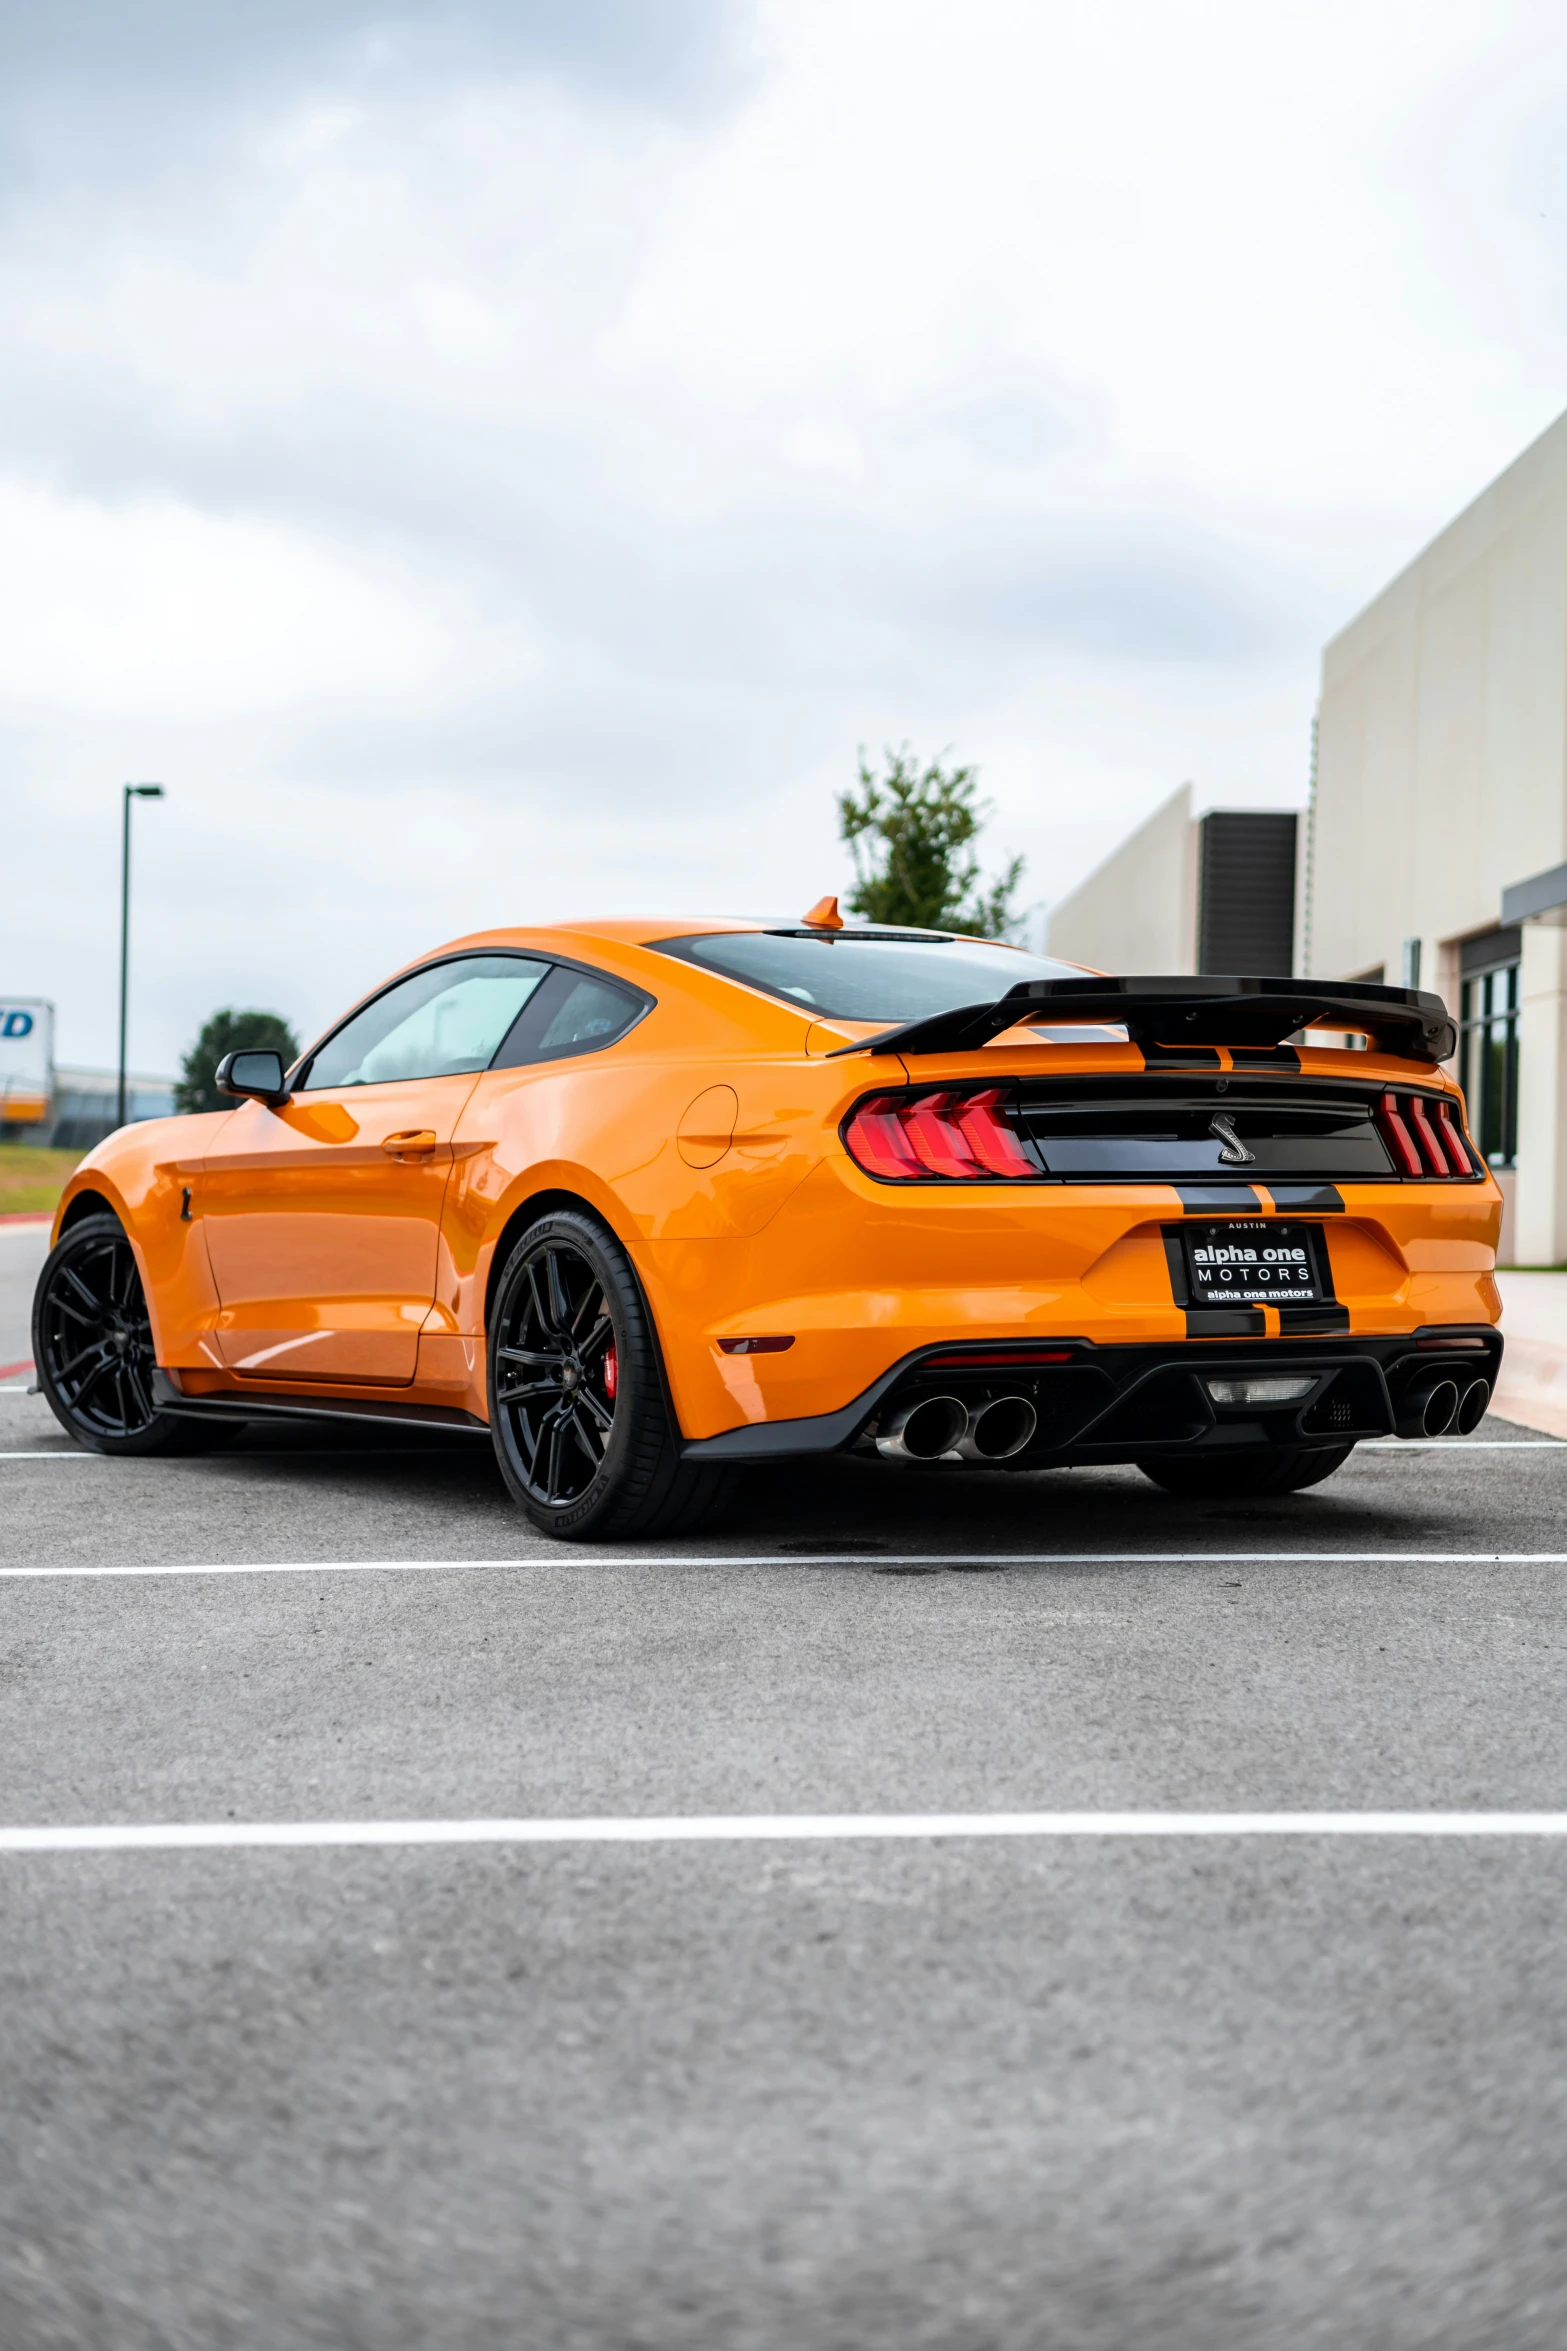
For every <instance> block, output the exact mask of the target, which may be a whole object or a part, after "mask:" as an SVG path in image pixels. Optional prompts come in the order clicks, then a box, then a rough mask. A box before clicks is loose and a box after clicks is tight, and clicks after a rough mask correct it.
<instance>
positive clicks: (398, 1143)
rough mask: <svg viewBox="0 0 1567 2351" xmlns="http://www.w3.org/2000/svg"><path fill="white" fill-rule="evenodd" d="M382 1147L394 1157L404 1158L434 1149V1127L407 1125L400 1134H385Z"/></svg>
mask: <svg viewBox="0 0 1567 2351" xmlns="http://www.w3.org/2000/svg"><path fill="white" fill-rule="evenodd" d="M381 1148H382V1150H383V1151H386V1152H389V1153H390V1155H391V1156H392V1158H393V1159H402V1158H404V1157H405V1156H412V1155H414V1154H416V1153H420V1152H425V1151H433V1150H434V1149H435V1133H434V1129H433V1128H431V1127H405V1128H403V1130H402V1131H401V1132H400V1133H399V1134H395V1135H387V1136H384V1137H383V1139H382V1143H381Z"/></svg>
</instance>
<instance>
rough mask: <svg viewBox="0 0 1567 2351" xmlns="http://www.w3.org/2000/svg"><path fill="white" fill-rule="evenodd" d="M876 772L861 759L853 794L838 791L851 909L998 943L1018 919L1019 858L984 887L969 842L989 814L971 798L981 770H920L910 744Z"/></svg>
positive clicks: (935, 763) (936, 766)
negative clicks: (849, 859) (849, 856)
mask: <svg viewBox="0 0 1567 2351" xmlns="http://www.w3.org/2000/svg"><path fill="white" fill-rule="evenodd" d="M883 756H884V758H885V761H886V773H885V774H884V775H880V776H878V775H874V774H873V773H872V772H871V769H870V768H869V767H868V766H867V764H866V760H865V754H864V752H863V751H862V752H861V753H860V788H859V791H858V792H841V793H840V794H839V795H838V822H839V829H840V831H841V833H842V836H843V838H844V840H846V841H847V842H848V844H849V847H850V850H851V852H852V853H853V857H854V871H855V877H856V878H855V887H854V890H853V892H852V894H851V896H850V898H849V904H850V906H851V907H852V909H853V910H854V912H855V913H856V914H863V915H864V916H865V918H866V920H867V921H869V922H885V923H894V924H907V925H909V926H910V927H911V928H917V929H920V930H931V931H966V932H969V933H971V934H973V935H974V936H977V937H979V938H982V939H1003V938H1005V937H1006V935H1007V933H1008V931H1009V930H1010V929H1011V928H1012V926H1013V924H1014V923H1015V921H1016V919H1017V917H1016V915H1015V914H1014V912H1013V907H1012V898H1013V893H1014V892H1015V891H1016V889H1017V886H1018V883H1019V881H1020V879H1021V878H1022V873H1023V860H1022V858H1021V857H1014V858H1013V859H1012V860H1011V862H1010V864H1009V865H1008V866H1007V867H1006V869H1005V870H1004V872H1002V873H1001V874H999V875H998V876H997V877H996V878H995V879H994V880H993V881H992V882H991V883H990V884H989V885H988V887H986V886H983V885H982V884H981V881H980V871H979V860H978V858H977V857H976V856H975V855H974V853H973V850H972V849H971V847H970V843H971V842H972V841H973V840H974V839H975V838H976V836H977V835H978V834H979V833H980V832H981V830H982V829H983V827H984V825H985V824H986V822H987V820H988V819H989V816H990V804H989V802H988V801H984V800H981V799H980V798H979V797H978V792H979V781H978V778H979V770H978V769H977V768H973V767H949V768H944V767H943V766H942V764H941V762H940V760H939V759H937V760H932V761H931V763H930V765H929V767H927V768H924V769H923V770H922V769H921V767H920V764H919V762H918V760H917V759H916V758H915V757H914V755H913V753H912V752H911V751H910V749H909V747H908V745H907V744H905V745H904V747H903V749H902V750H901V751H897V752H894V751H887V752H886V753H884V755H883Z"/></svg>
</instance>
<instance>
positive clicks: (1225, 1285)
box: [1181, 1216, 1332, 1306]
mask: <svg viewBox="0 0 1567 2351" xmlns="http://www.w3.org/2000/svg"><path fill="white" fill-rule="evenodd" d="M1181 1242H1182V1246H1183V1247H1184V1248H1185V1251H1186V1273H1187V1279H1188V1280H1189V1282H1190V1284H1191V1302H1192V1304H1193V1305H1194V1306H1281V1305H1285V1304H1295V1303H1298V1302H1299V1301H1301V1300H1304V1301H1305V1302H1306V1303H1307V1304H1308V1305H1310V1304H1313V1303H1316V1302H1318V1301H1323V1300H1326V1299H1329V1298H1331V1296H1332V1291H1331V1289H1330V1288H1329V1286H1328V1283H1327V1281H1326V1279H1325V1275H1326V1271H1327V1268H1326V1263H1325V1252H1324V1251H1323V1247H1322V1227H1321V1226H1320V1225H1314V1224H1285V1223H1281V1222H1279V1220H1278V1219H1277V1218H1275V1217H1271V1216H1266V1217H1265V1216H1238V1217H1234V1218H1226V1219H1225V1220H1224V1221H1223V1222H1222V1223H1218V1222H1215V1223H1213V1224H1209V1223H1207V1222H1204V1223H1202V1224H1200V1225H1194V1226H1193V1227H1192V1228H1191V1229H1190V1230H1189V1231H1187V1232H1183V1233H1182V1235H1181Z"/></svg>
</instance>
